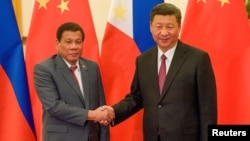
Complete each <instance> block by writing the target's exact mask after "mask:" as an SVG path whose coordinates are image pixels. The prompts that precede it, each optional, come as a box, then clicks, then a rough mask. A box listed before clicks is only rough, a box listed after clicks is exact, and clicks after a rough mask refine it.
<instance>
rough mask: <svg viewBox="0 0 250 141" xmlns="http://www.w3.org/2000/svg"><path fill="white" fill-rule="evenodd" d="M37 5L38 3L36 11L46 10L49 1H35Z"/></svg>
mask: <svg viewBox="0 0 250 141" xmlns="http://www.w3.org/2000/svg"><path fill="white" fill-rule="evenodd" d="M36 1H37V2H38V3H39V7H38V9H40V8H42V7H43V8H44V9H47V3H48V2H49V0H36Z"/></svg>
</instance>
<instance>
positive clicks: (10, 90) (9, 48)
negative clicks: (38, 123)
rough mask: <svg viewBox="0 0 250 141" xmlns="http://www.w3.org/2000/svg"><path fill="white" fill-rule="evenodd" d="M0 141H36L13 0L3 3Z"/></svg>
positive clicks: (0, 7)
mask: <svg viewBox="0 0 250 141" xmlns="http://www.w3.org/2000/svg"><path fill="white" fill-rule="evenodd" d="M0 21H1V22H0V31H1V34H0V41H1V47H0V95H1V98H0V141H35V140H36V137H35V130H34V122H33V117H32V112H31V104H30V97H29V89H28V82H27V76H26V69H25V62H24V54H23V47H22V41H21V37H20V33H19V31H18V27H17V22H16V17H15V13H14V9H13V7H12V1H11V0H1V1H0Z"/></svg>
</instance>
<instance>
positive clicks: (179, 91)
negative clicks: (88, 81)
mask: <svg viewBox="0 0 250 141" xmlns="http://www.w3.org/2000/svg"><path fill="white" fill-rule="evenodd" d="M194 16H195V15H194ZM142 24H143V23H142ZM150 31H151V33H152V36H153V39H154V40H155V42H156V43H157V45H156V46H155V47H153V48H151V49H149V50H148V51H146V52H144V53H143V54H142V55H140V56H138V58H137V59H136V70H135V74H134V79H133V81H132V85H131V92H130V93H129V94H128V95H127V96H126V98H125V99H123V100H121V101H120V102H119V103H117V104H115V105H113V106H112V107H108V106H106V109H107V110H108V111H109V112H110V113H113V112H114V113H115V119H114V120H113V122H112V125H113V126H114V125H117V124H118V123H120V122H122V121H124V120H125V119H127V118H128V117H130V116H131V115H133V114H135V113H136V112H138V111H139V110H140V109H142V108H144V114H143V136H144V141H157V140H158V141H207V139H208V138H207V137H208V135H207V134H208V131H207V128H208V125H209V124H216V123H217V101H216V83H215V77H214V72H213V69H212V65H211V62H210V58H209V55H208V53H206V52H205V51H202V50H200V49H198V48H195V47H192V46H190V45H187V44H185V43H183V42H182V41H180V40H179V39H178V38H179V33H180V31H181V12H180V9H179V8H177V7H176V6H174V5H172V4H168V3H161V4H158V5H156V6H155V7H154V8H153V9H152V11H151V15H150ZM101 123H102V124H106V123H107V122H106V121H105V120H103V121H102V122H101Z"/></svg>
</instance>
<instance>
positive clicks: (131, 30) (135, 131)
mask: <svg viewBox="0 0 250 141" xmlns="http://www.w3.org/2000/svg"><path fill="white" fill-rule="evenodd" d="M160 2H163V0H113V1H112V3H111V8H110V12H109V16H108V21H107V25H106V29H105V33H104V39H103V42H102V50H101V71H102V78H103V83H104V90H105V93H106V99H107V104H108V105H113V104H115V103H117V102H118V101H120V100H121V99H123V98H124V97H125V95H126V94H127V93H129V91H130V85H131V82H132V78H133V75H134V70H135V59H136V57H137V56H138V55H140V54H141V53H142V52H144V51H145V50H147V49H149V48H150V47H152V46H154V45H155V43H154V41H153V39H152V36H151V33H150V28H149V14H150V11H151V9H152V8H153V6H154V5H155V4H157V3H160ZM142 112H143V111H140V112H139V113H137V114H136V115H134V116H132V117H130V118H129V119H128V120H126V121H124V122H122V123H120V124H119V125H117V126H115V127H112V128H111V140H112V141H118V140H119V141H142V140H143V137H142Z"/></svg>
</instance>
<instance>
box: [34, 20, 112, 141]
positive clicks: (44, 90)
mask: <svg viewBox="0 0 250 141" xmlns="http://www.w3.org/2000/svg"><path fill="white" fill-rule="evenodd" d="M83 41H84V32H83V29H82V28H81V27H80V26H79V25H78V24H76V23H71V22H69V23H64V24H62V25H61V26H60V27H59V28H58V30H57V40H56V44H57V51H58V54H56V55H53V56H52V57H50V58H48V59H47V60H45V61H43V62H41V63H39V64H37V65H36V66H35V69H34V80H35V87H36V91H37V94H38V97H39V99H40V101H41V103H42V107H43V140H44V141H109V127H106V126H104V125H100V124H99V123H98V121H99V120H101V119H103V118H107V112H106V111H103V110H102V109H101V108H98V107H100V106H102V105H105V97H104V92H103V86H102V80H101V76H100V72H99V67H98V65H97V64H96V63H95V62H93V61H90V60H87V59H85V58H82V57H81V54H82V45H83ZM71 67H73V68H75V70H71V69H70V68H71Z"/></svg>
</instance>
